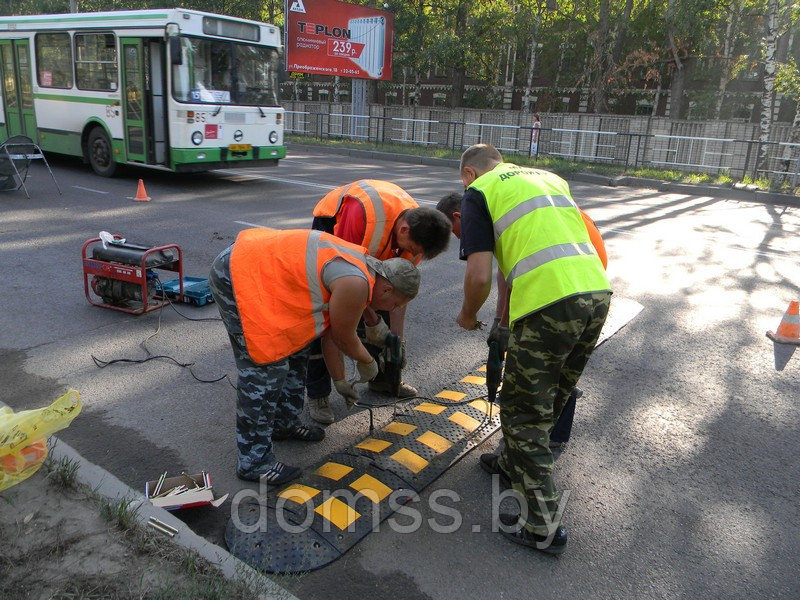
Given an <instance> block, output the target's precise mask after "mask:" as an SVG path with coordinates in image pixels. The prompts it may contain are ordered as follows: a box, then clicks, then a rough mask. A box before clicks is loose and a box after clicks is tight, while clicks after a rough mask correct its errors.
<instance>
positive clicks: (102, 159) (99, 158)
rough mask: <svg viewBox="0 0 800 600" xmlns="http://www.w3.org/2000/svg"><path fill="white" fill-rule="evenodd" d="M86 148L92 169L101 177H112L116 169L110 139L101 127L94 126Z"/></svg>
mask: <svg viewBox="0 0 800 600" xmlns="http://www.w3.org/2000/svg"><path fill="white" fill-rule="evenodd" d="M87 150H88V154H89V164H90V165H92V170H93V171H94V172H95V173H97V174H98V175H100V176H101V177H113V176H114V173H116V171H117V163H116V161H115V160H114V155H113V151H112V149H111V141H110V140H109V139H108V136H107V135H106V132H105V131H103V128H102V127H95V128H94V129H92V131H91V132H90V133H89V140H88V141H87Z"/></svg>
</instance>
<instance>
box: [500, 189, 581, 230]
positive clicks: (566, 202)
mask: <svg viewBox="0 0 800 600" xmlns="http://www.w3.org/2000/svg"><path fill="white" fill-rule="evenodd" d="M545 206H560V207H562V208H568V207H570V206H576V205H575V202H573V201H572V199H570V198H567V197H566V196H536V197H535V198H531V199H530V200H525V202H522V203H520V204H517V205H516V206H515V207H514V208H512V209H511V210H510V211H508V212H507V213H506V214H504V215H503V216H502V217H500V218H499V219H497V221H495V223H494V239H495V241H497V238H499V237H500V236H501V235H503V232H504V231H505V230H506V229H508V228H509V227H510V226H511V224H512V223H513V222H514V221H516V220H517V219H519V218H520V217H522V216H524V215H527V214H528V213H530V212H533V211H534V210H536V209H537V208H544V207H545Z"/></svg>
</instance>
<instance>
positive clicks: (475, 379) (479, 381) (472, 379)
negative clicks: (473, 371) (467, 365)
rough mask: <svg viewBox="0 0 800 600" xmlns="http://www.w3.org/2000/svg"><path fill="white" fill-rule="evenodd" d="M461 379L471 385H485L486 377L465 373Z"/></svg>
mask: <svg viewBox="0 0 800 600" xmlns="http://www.w3.org/2000/svg"><path fill="white" fill-rule="evenodd" d="M461 381H462V382H463V383H471V384H473V385H486V377H480V376H479V375H467V376H466V377H464V379H462V380H461Z"/></svg>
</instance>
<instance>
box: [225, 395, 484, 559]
mask: <svg viewBox="0 0 800 600" xmlns="http://www.w3.org/2000/svg"><path fill="white" fill-rule="evenodd" d="M443 391H444V392H450V393H451V394H452V395H450V394H444V395H445V396H447V395H450V398H447V397H441V396H440V397H438V398H432V399H431V400H428V401H419V400H418V401H415V402H411V403H409V404H408V405H406V408H405V409H404V410H403V411H402V412H400V413H398V414H396V415H395V418H394V420H393V421H392V422H390V423H388V424H386V425H385V426H384V427H383V428H382V429H380V430H376V431H374V432H373V433H372V434H371V435H370V436H368V437H365V438H363V439H361V440H359V441H357V442H356V443H354V444H353V445H352V446H350V447H348V448H346V449H344V450H342V451H340V452H336V453H334V454H332V455H330V456H328V457H327V458H325V459H324V460H323V461H321V463H319V464H318V465H317V466H316V468H313V469H312V470H311V471H310V472H307V474H306V475H304V476H303V477H302V478H301V479H300V480H299V481H297V482H294V483H293V484H290V485H288V486H286V487H285V488H284V489H283V490H280V491H278V492H277V494H276V495H273V493H272V492H270V493H269V496H268V497H267V508H266V510H269V511H271V514H270V515H269V516H268V518H267V519H266V520H267V521H268V522H269V523H270V524H272V523H278V524H279V523H280V522H288V523H291V524H293V530H295V531H296V530H297V529H301V531H300V532H299V533H296V532H295V533H292V532H286V531H284V530H283V529H281V527H279V526H275V527H272V526H271V527H269V528H267V530H266V532H263V533H262V532H258V531H257V532H251V531H249V530H246V531H241V530H240V529H238V528H237V527H236V526H235V525H234V523H233V521H234V519H231V522H230V523H229V524H228V527H227V529H226V532H225V541H226V543H227V544H228V547H229V548H231V551H232V552H233V554H234V555H235V556H237V557H239V558H241V559H242V560H244V561H245V562H247V563H248V564H251V565H252V566H254V567H256V568H259V569H262V570H264V571H267V572H273V573H274V572H281V573H292V572H298V571H309V570H313V569H317V568H320V567H323V566H325V565H326V564H328V563H330V562H331V561H333V560H336V559H337V558H338V557H339V556H341V555H342V554H344V553H345V552H347V550H349V549H350V548H351V547H352V546H354V545H355V544H356V543H358V541H359V540H361V539H362V538H363V537H364V536H366V535H368V534H369V533H370V532H371V531H373V530H374V528H375V527H376V526H377V525H378V524H379V523H380V522H382V521H383V520H385V519H386V518H388V517H389V516H391V515H392V513H393V512H394V511H396V510H397V508H398V506H400V505H402V504H405V503H406V502H408V501H410V500H411V498H413V497H415V496H416V494H417V493H419V492H420V491H422V490H423V489H424V488H425V487H426V486H427V485H429V484H430V483H431V482H432V481H433V480H434V479H436V478H437V477H439V476H440V475H441V474H442V473H443V472H444V471H446V470H447V469H448V468H449V466H450V465H451V464H453V463H454V462H455V461H457V460H458V459H459V458H460V457H461V456H463V455H464V454H465V453H466V452H467V451H469V450H470V449H472V448H473V447H474V446H475V445H477V444H478V443H480V442H481V441H483V440H484V439H485V438H486V437H488V436H489V435H491V434H492V433H494V431H496V430H497V428H498V427H499V418H498V416H497V415H498V414H499V410H498V409H496V408H495V410H494V413H493V415H492V416H493V418H492V419H489V415H488V414H486V413H484V412H483V411H481V410H478V409H476V408H475V407H474V406H470V404H469V403H470V402H473V401H476V400H477V399H478V398H480V397H482V396H485V394H486V392H485V387H483V388H482V387H480V386H478V385H477V384H474V383H462V382H455V383H451V384H449V385H448V386H446V389H445V390H443ZM456 397H459V398H462V399H461V400H455V398H456ZM483 404H484V405H485V402H484V403H483ZM278 513H280V514H278ZM247 514H249V513H247ZM250 518H251V519H255V517H252V516H251V517H250ZM265 548H266V549H267V550H265Z"/></svg>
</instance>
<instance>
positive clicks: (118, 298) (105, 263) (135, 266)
mask: <svg viewBox="0 0 800 600" xmlns="http://www.w3.org/2000/svg"><path fill="white" fill-rule="evenodd" d="M90 253H91V255H90ZM81 258H82V260H83V288H84V291H85V293H86V299H87V300H88V301H89V304H92V305H94V306H102V307H103V308H110V309H112V310H119V311H122V312H126V313H129V314H132V315H140V314H142V313H144V312H148V311H151V310H156V309H157V308H161V307H162V306H163V305H164V304H166V303H168V302H169V300H168V299H167V298H166V297H165V296H164V294H162V293H161V288H162V285H161V278H160V276H159V273H158V271H171V272H174V273H177V274H178V280H179V281H180V286H179V293H178V297H177V298H174V300H175V301H177V302H181V301H182V300H183V255H182V254H181V249H180V247H178V245H177V244H167V245H166V246H154V247H149V246H143V245H140V244H132V243H129V242H126V241H125V240H124V238H122V236H119V235H115V236H114V241H112V242H106V243H103V240H101V239H100V238H99V237H96V238H92V239H90V240H87V241H86V243H84V244H83V249H82V250H81Z"/></svg>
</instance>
